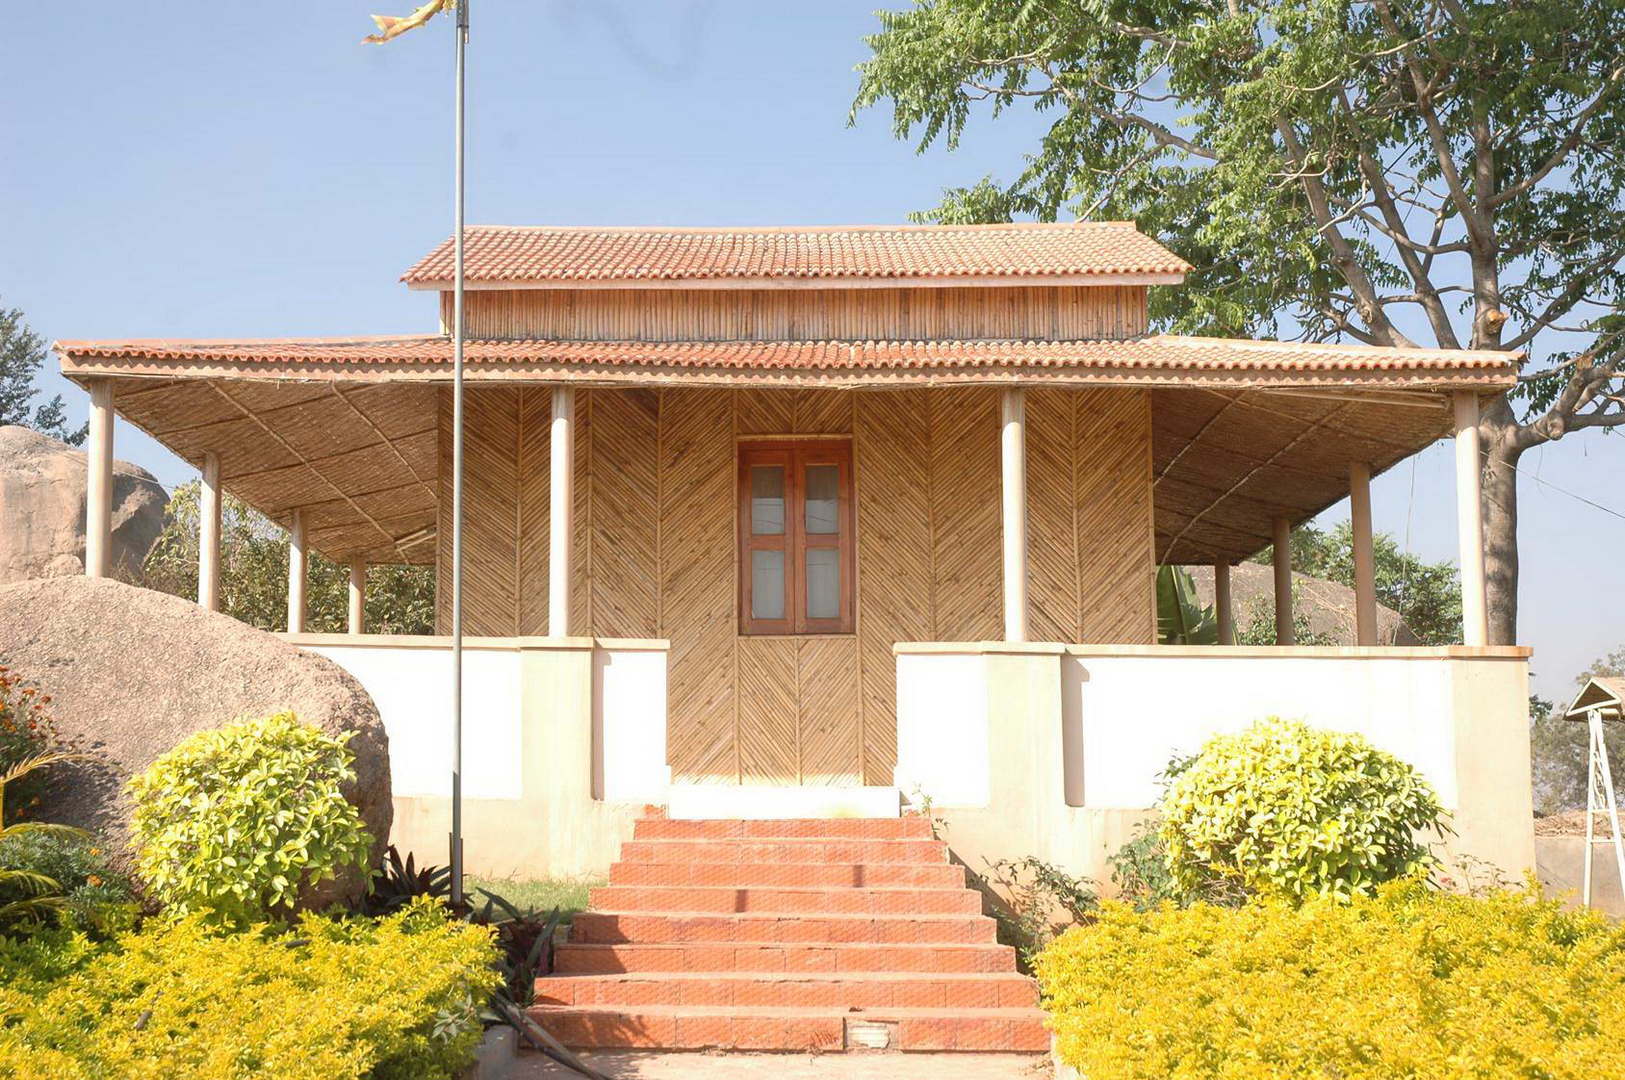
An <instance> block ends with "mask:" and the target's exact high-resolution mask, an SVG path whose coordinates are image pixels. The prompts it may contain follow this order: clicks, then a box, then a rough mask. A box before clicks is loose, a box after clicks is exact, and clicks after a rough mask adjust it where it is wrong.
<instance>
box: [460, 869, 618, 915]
mask: <svg viewBox="0 0 1625 1080" xmlns="http://www.w3.org/2000/svg"><path fill="white" fill-rule="evenodd" d="M602 884H604V882H602V881H598V880H594V879H592V878H585V879H577V878H538V879H525V878H483V877H474V876H472V875H470V876H469V878H468V889H467V891H468V892H469V893H470V894H471V895H474V896H478V895H479V894H478V893H477V892H475V891H474V890H476V889H489V890H490V891H491V892H494V893H496V894H497V895H498V896H500V897H502V898H503V899H504V900H506V901H508V903H510V904H512V905H513V906H514V907H516V908H519V909H520V910H521V911H524V910H527V909H531V910H536V911H552V910H553V909H554V908H562V909H563V910H564V918H563V920H562V921H563V922H566V923H568V922H569V921H570V919H571V918H572V917H573V916H574V915H575V913H576V912H578V911H584V910H586V907H587V891H588V890H589V889H592V888H594V887H596V886H599V885H602Z"/></svg>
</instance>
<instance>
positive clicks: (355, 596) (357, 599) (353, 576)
mask: <svg viewBox="0 0 1625 1080" xmlns="http://www.w3.org/2000/svg"><path fill="white" fill-rule="evenodd" d="M366 603H367V561H366V560H365V559H351V560H350V618H349V621H348V626H347V629H348V630H349V632H350V633H352V634H359V633H361V632H362V626H363V616H364V615H365V614H366Z"/></svg>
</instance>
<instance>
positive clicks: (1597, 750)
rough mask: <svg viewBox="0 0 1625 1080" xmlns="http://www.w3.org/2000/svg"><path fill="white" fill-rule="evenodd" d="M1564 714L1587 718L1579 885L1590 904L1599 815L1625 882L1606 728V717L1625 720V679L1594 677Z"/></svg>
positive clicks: (1623, 850) (1624, 849)
mask: <svg viewBox="0 0 1625 1080" xmlns="http://www.w3.org/2000/svg"><path fill="white" fill-rule="evenodd" d="M1564 715H1565V716H1566V717H1567V718H1568V719H1570V720H1584V721H1585V723H1586V727H1587V728H1588V729H1589V738H1588V740H1587V741H1588V744H1589V751H1590V753H1589V760H1588V761H1587V763H1586V847H1585V877H1584V883H1583V884H1582V885H1581V887H1580V900H1581V902H1582V903H1583V904H1585V906H1586V907H1590V906H1591V859H1592V854H1593V851H1594V850H1595V848H1596V843H1597V840H1596V835H1597V815H1598V814H1604V813H1605V814H1607V815H1608V836H1609V839H1610V841H1611V842H1612V844H1613V846H1614V863H1615V865H1616V866H1617V867H1618V868H1619V880H1620V881H1625V840H1621V839H1620V835H1619V805H1618V801H1617V800H1616V799H1615V797H1614V776H1613V770H1612V769H1610V768H1609V766H1608V742H1607V739H1606V737H1605V735H1604V728H1603V722H1604V721H1606V720H1613V721H1616V722H1617V721H1621V720H1625V679H1622V678H1614V677H1610V676H1604V675H1598V676H1595V677H1593V678H1591V679H1590V680H1588V681H1587V682H1586V684H1585V686H1584V687H1583V688H1582V689H1581V690H1580V693H1579V696H1577V697H1576V698H1575V699H1574V704H1572V705H1570V706H1569V711H1568V712H1567V713H1566V714H1564Z"/></svg>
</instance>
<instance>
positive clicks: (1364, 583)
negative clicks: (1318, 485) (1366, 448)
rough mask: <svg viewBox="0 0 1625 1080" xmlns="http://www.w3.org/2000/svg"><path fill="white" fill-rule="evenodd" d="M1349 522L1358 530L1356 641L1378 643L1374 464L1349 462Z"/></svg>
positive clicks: (1355, 600) (1355, 536) (1355, 553)
mask: <svg viewBox="0 0 1625 1080" xmlns="http://www.w3.org/2000/svg"><path fill="white" fill-rule="evenodd" d="M1349 525H1350V527H1351V531H1352V532H1353V534H1354V643H1355V644H1356V645H1375V644H1376V643H1377V562H1376V558H1375V555H1374V554H1373V552H1372V549H1371V466H1369V465H1366V464H1365V463H1363V462H1351V463H1350V464H1349Z"/></svg>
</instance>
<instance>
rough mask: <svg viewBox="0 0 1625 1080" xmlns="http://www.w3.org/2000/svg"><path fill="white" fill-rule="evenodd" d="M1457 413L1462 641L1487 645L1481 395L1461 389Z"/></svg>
mask: <svg viewBox="0 0 1625 1080" xmlns="http://www.w3.org/2000/svg"><path fill="white" fill-rule="evenodd" d="M1452 404H1453V405H1454V406H1455V413H1456V542H1457V543H1458V544H1459V545H1460V547H1461V640H1462V642H1463V643H1465V644H1467V645H1486V644H1488V643H1489V640H1490V621H1489V609H1488V606H1487V604H1486V601H1485V597H1484V503H1483V495H1482V493H1481V491H1480V487H1481V485H1482V479H1481V477H1480V475H1479V446H1478V395H1477V394H1475V393H1473V392H1472V391H1471V390H1458V391H1456V393H1455V394H1454V395H1452Z"/></svg>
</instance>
